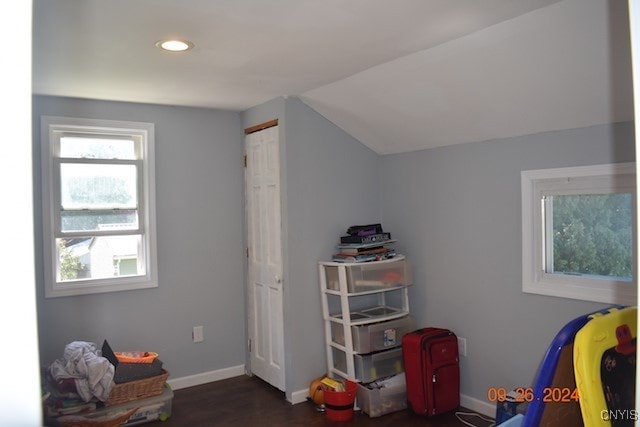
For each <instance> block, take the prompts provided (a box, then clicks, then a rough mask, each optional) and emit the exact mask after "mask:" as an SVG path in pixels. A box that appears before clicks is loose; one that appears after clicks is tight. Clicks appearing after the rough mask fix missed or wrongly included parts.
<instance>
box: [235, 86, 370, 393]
mask: <svg viewBox="0 0 640 427" xmlns="http://www.w3.org/2000/svg"><path fill="white" fill-rule="evenodd" d="M274 118H278V119H279V120H280V122H279V124H280V138H281V144H282V146H281V158H282V162H281V164H282V168H283V180H282V182H283V184H282V190H283V191H282V194H283V202H284V205H283V217H282V218H283V228H284V229H283V233H284V237H285V241H284V244H283V246H284V264H285V265H284V266H285V274H284V283H285V291H284V292H285V294H284V304H285V305H284V319H285V320H284V321H285V350H286V356H285V357H286V359H285V364H286V371H287V378H286V389H287V397H288V398H290V397H291V395H290V393H291V392H295V391H300V390H306V389H308V386H309V382H310V381H311V380H312V379H313V378H315V377H317V376H319V375H322V374H323V373H325V372H326V361H325V349H324V330H323V327H322V310H321V306H320V288H319V284H318V261H326V260H328V259H329V258H330V256H331V254H332V253H333V252H334V251H335V245H336V244H337V243H338V242H339V236H341V235H343V234H344V232H345V231H346V229H347V228H348V227H349V226H350V225H353V224H363V223H369V222H377V221H379V218H380V197H379V184H380V182H379V178H378V173H379V170H380V157H379V156H378V155H376V154H375V153H374V152H373V151H371V150H370V149H368V148H366V147H365V146H363V145H362V144H361V143H360V142H358V141H357V140H355V139H354V138H352V137H351V136H349V135H347V134H346V133H345V132H344V131H342V130H341V129H339V128H338V127H336V126H335V125H334V124H332V123H331V122H329V121H327V120H326V119H325V118H323V117H322V116H321V115H319V114H318V113H316V112H315V111H314V110H312V109H311V108H309V107H308V106H307V105H305V104H304V103H302V102H301V101H300V100H299V99H297V98H280V99H276V100H273V101H270V102H268V103H266V104H263V105H260V106H257V107H254V108H251V109H249V110H247V111H245V112H244V113H243V116H242V121H243V126H244V127H248V126H251V125H255V124H258V123H261V122H264V121H267V120H271V119H274Z"/></svg>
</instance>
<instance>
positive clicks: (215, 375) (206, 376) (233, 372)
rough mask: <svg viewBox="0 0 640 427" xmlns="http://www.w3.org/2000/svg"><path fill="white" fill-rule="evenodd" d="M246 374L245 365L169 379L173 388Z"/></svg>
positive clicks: (178, 388)
mask: <svg viewBox="0 0 640 427" xmlns="http://www.w3.org/2000/svg"><path fill="white" fill-rule="evenodd" d="M244 374H245V367H244V365H238V366H231V367H229V368H224V369H218V370H215V371H208V372H202V373H200V374H195V375H187V376H186V377H179V378H173V379H169V380H167V382H168V383H169V385H170V386H171V388H172V389H173V390H180V389H181V388H187V387H193V386H196V385H201V384H206V383H211V382H214V381H220V380H226V379H227V378H233V377H238V376H240V375H244Z"/></svg>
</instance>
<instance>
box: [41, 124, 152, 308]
mask: <svg viewBox="0 0 640 427" xmlns="http://www.w3.org/2000/svg"><path fill="white" fill-rule="evenodd" d="M40 125H41V128H40V133H41V137H40V139H41V152H42V222H43V250H44V288H45V297H46V298H53V297H64V296H72V295H85V294H96V293H104V292H116V291H126V290H133V289H145V288H155V287H157V286H158V280H157V277H158V274H157V271H158V270H157V250H156V216H155V167H154V165H155V150H154V145H155V132H154V129H155V127H154V125H153V123H142V122H129V121H114V120H98V119H84V118H71V117H54V116H42V117H41V119H40ZM87 134H88V135H92V134H93V135H96V136H103V135H121V136H123V135H130V136H133V137H135V138H141V141H142V144H141V153H140V157H141V158H140V159H139V160H140V163H139V164H141V168H140V169H141V171H140V172H141V173H139V185H138V187H139V188H138V197H139V203H140V204H141V206H138V213H139V230H140V231H141V234H142V246H143V247H142V248H141V254H142V257H143V262H144V265H145V273H144V274H141V275H136V276H123V277H110V278H99V279H79V280H74V281H66V282H61V281H58V279H57V264H58V256H57V248H56V237H57V236H56V229H57V227H56V221H59V220H60V219H59V218H60V215H59V213H60V206H59V200H60V187H59V179H57V178H58V177H56V176H55V174H56V170H57V169H58V168H57V167H56V162H57V156H58V153H57V150H56V147H57V146H58V143H57V140H58V139H59V138H60V136H61V135H81V136H86V135H87ZM58 173H59V172H58Z"/></svg>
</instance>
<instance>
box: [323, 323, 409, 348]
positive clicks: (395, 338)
mask: <svg viewBox="0 0 640 427" xmlns="http://www.w3.org/2000/svg"><path fill="white" fill-rule="evenodd" d="M414 329H415V322H414V320H413V317H411V316H406V317H402V318H400V319H395V320H389V321H386V322H379V323H371V324H368V325H361V326H351V337H352V340H353V351H355V352H357V353H372V352H374V351H380V350H387V349H389V348H392V347H397V346H399V345H401V344H402V337H403V336H404V334H406V333H409V332H411V331H413V330H414ZM331 337H332V340H333V342H335V343H336V344H341V345H344V344H345V342H344V326H343V325H342V324H340V323H336V322H331Z"/></svg>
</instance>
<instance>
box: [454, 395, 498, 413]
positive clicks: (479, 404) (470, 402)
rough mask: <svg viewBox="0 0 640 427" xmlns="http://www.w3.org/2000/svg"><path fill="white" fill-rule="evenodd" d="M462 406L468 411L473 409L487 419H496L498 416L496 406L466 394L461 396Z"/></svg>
mask: <svg viewBox="0 0 640 427" xmlns="http://www.w3.org/2000/svg"><path fill="white" fill-rule="evenodd" d="M460 406H464V407H465V408H467V409H471V410H472V411H476V412H478V413H480V414H482V415H486V416H487V417H491V418H495V416H496V406H495V404H494V405H492V404H491V403H489V402H486V401H484V400H480V399H476V398H475V397H471V396H467V395H465V394H461V395H460Z"/></svg>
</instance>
